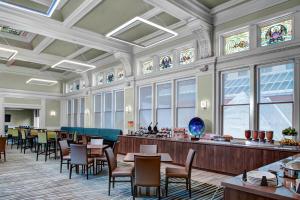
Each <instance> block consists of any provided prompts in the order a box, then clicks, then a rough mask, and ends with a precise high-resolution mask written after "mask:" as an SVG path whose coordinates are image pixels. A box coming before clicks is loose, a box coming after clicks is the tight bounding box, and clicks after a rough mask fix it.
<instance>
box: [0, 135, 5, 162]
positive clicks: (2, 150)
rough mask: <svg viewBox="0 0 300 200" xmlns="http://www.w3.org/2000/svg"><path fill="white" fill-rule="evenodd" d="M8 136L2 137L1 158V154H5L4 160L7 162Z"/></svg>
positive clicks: (0, 141)
mask: <svg viewBox="0 0 300 200" xmlns="http://www.w3.org/2000/svg"><path fill="white" fill-rule="evenodd" d="M5 149H6V137H0V159H1V154H3V156H4V162H6V151H5Z"/></svg>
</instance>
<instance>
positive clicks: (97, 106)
mask: <svg viewBox="0 0 300 200" xmlns="http://www.w3.org/2000/svg"><path fill="white" fill-rule="evenodd" d="M101 97H102V95H101V94H96V95H95V96H94V116H95V117H94V126H95V128H101V120H102V118H101V113H102V108H101V105H102V99H101Z"/></svg>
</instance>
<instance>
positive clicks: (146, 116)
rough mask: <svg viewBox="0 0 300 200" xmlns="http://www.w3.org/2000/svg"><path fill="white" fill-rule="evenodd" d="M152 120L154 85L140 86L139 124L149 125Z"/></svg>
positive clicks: (141, 125)
mask: <svg viewBox="0 0 300 200" xmlns="http://www.w3.org/2000/svg"><path fill="white" fill-rule="evenodd" d="M151 122H152V86H145V87H140V88H139V126H140V127H147V126H149V124H150V123H151Z"/></svg>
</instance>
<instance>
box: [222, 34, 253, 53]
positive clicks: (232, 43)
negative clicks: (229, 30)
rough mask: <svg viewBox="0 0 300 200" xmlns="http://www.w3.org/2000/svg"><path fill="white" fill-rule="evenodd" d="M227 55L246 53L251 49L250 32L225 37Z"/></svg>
mask: <svg viewBox="0 0 300 200" xmlns="http://www.w3.org/2000/svg"><path fill="white" fill-rule="evenodd" d="M224 42H225V49H224V53H225V55H228V54H232V53H237V52H241V51H246V50H248V49H249V32H248V31H247V32H243V33H239V34H235V35H231V36H226V37H224Z"/></svg>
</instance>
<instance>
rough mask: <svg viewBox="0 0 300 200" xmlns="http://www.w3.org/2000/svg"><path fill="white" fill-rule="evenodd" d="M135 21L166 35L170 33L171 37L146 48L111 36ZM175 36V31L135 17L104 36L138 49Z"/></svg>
mask: <svg viewBox="0 0 300 200" xmlns="http://www.w3.org/2000/svg"><path fill="white" fill-rule="evenodd" d="M137 21H140V22H143V23H145V24H148V25H150V26H153V27H155V28H157V29H160V30H162V31H165V32H167V33H170V34H171V35H172V36H170V37H168V38H165V39H162V40H160V41H157V42H155V43H153V44H151V45H148V46H143V45H139V44H136V43H132V42H128V41H125V40H121V39H118V38H116V37H114V36H113V35H114V34H115V33H117V32H118V31H120V30H122V29H124V28H125V27H127V26H130V25H131V24H133V23H135V22H137ZM177 35H178V33H176V32H175V31H172V30H171V29H168V28H165V27H163V26H160V25H158V24H155V23H153V22H151V21H149V20H146V19H143V18H141V17H135V18H133V19H131V20H129V21H128V22H126V23H125V24H123V25H121V26H119V27H117V28H116V29H114V30H112V31H111V32H109V33H107V34H106V35H105V36H106V37H108V38H111V39H114V40H117V41H120V42H124V43H127V44H131V45H135V46H138V47H142V48H147V47H151V46H154V45H156V44H158V43H161V42H164V41H166V40H169V39H171V38H173V37H176V36H177Z"/></svg>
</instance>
